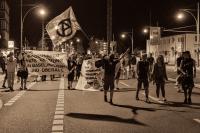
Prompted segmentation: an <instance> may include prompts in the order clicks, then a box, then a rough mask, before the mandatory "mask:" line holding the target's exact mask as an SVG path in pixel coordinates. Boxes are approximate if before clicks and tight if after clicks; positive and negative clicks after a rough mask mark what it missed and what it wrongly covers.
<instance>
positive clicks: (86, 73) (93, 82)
mask: <svg viewBox="0 0 200 133" xmlns="http://www.w3.org/2000/svg"><path fill="white" fill-rule="evenodd" d="M96 60H97V59H89V60H84V61H83V64H82V68H81V76H80V78H79V80H78V83H77V85H76V87H75V89H78V90H88V91H99V90H100V88H101V87H102V76H103V74H102V71H101V69H100V68H97V67H95V61H96Z"/></svg>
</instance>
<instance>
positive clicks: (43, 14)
mask: <svg viewBox="0 0 200 133" xmlns="http://www.w3.org/2000/svg"><path fill="white" fill-rule="evenodd" d="M39 14H40V16H42V50H43V49H44V48H43V47H44V32H45V28H44V16H45V15H46V11H45V10H44V9H40V10H39Z"/></svg>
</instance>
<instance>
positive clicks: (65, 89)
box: [28, 88, 67, 91]
mask: <svg viewBox="0 0 200 133" xmlns="http://www.w3.org/2000/svg"><path fill="white" fill-rule="evenodd" d="M64 90H67V89H64ZM28 91H59V88H58V89H52V90H35V89H28Z"/></svg>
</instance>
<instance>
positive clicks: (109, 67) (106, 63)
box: [102, 49, 129, 104]
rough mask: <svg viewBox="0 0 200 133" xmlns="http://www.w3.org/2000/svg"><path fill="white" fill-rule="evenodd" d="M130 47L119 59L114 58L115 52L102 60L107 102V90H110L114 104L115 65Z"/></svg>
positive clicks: (111, 101)
mask: <svg viewBox="0 0 200 133" xmlns="http://www.w3.org/2000/svg"><path fill="white" fill-rule="evenodd" d="M128 51H129V49H128V50H127V51H126V52H125V53H124V54H123V55H122V56H121V58H119V59H114V54H111V55H110V56H105V57H104V58H103V60H102V64H103V69H104V87H103V88H104V101H105V102H107V92H108V90H110V103H111V104H113V100H112V99H113V93H114V81H115V73H116V71H115V67H116V64H117V63H118V62H119V61H120V60H121V59H122V58H123V57H124V56H125V55H126V54H127V53H128Z"/></svg>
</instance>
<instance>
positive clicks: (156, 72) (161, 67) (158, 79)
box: [152, 55, 168, 101]
mask: <svg viewBox="0 0 200 133" xmlns="http://www.w3.org/2000/svg"><path fill="white" fill-rule="evenodd" d="M152 77H153V82H155V83H156V95H157V98H159V94H160V89H161V92H162V96H163V101H166V98H165V80H168V78H167V73H166V66H165V63H164V57H163V56H162V55H160V56H158V58H157V61H156V63H155V64H154V68H153V73H152ZM159 100H160V99H159Z"/></svg>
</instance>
